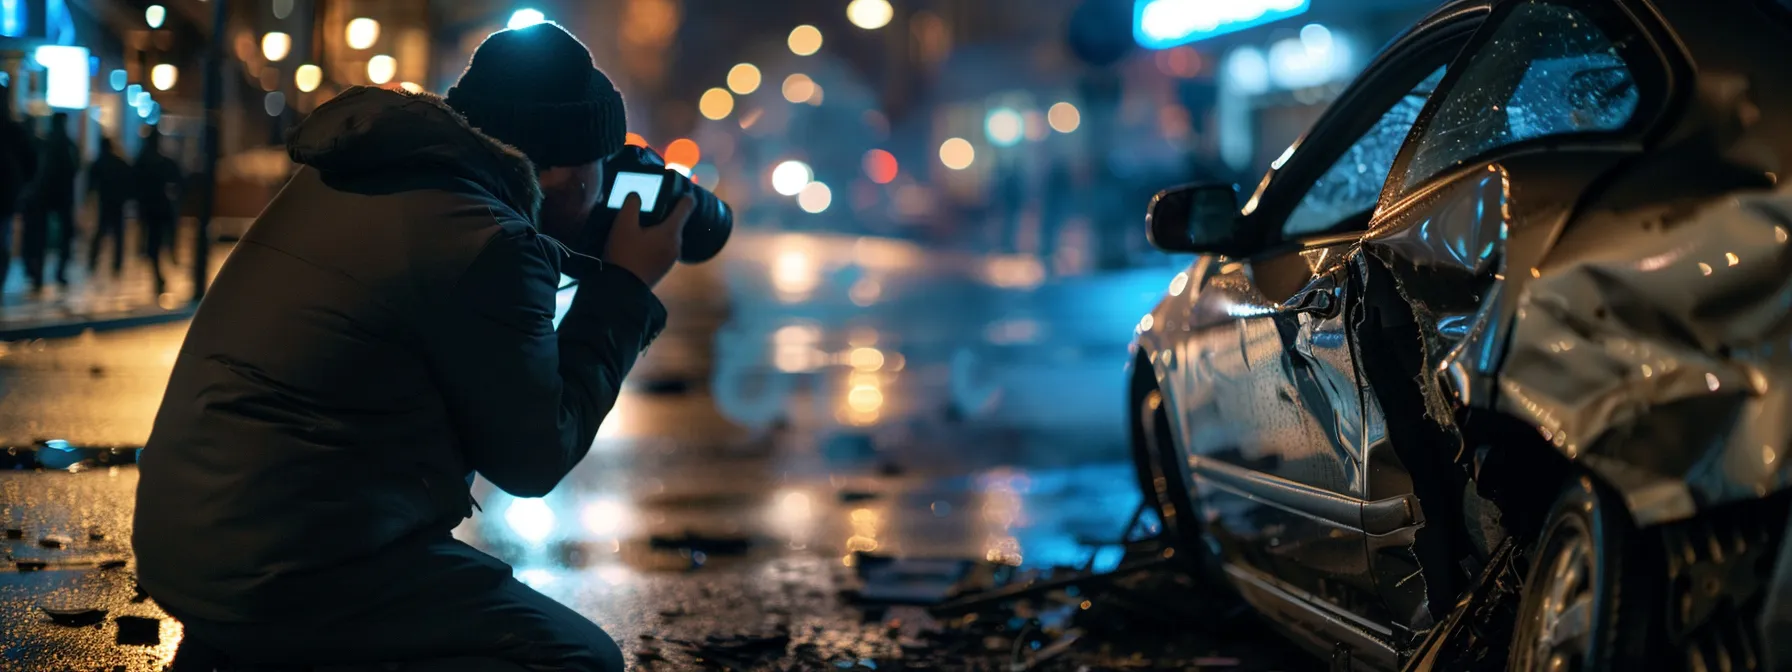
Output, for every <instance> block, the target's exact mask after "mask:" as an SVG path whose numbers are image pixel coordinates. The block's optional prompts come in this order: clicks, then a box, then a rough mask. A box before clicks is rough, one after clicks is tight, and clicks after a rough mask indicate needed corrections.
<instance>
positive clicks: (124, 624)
mask: <svg viewBox="0 0 1792 672" xmlns="http://www.w3.org/2000/svg"><path fill="white" fill-rule="evenodd" d="M115 620H116V622H117V623H118V643H119V644H123V645H127V646H155V645H157V644H161V643H162V619H159V618H149V617H145V616H119V617H118V618H117V619H115Z"/></svg>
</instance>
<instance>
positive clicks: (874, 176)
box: [865, 149, 897, 184]
mask: <svg viewBox="0 0 1792 672" xmlns="http://www.w3.org/2000/svg"><path fill="white" fill-rule="evenodd" d="M896 173H897V165H896V156H895V155H893V154H891V153H889V152H886V151H884V150H881V149H873V150H871V151H869V152H865V177H869V178H871V181H872V182H876V183H878V184H889V183H890V181H891V180H894V179H896Z"/></svg>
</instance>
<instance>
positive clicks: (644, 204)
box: [585, 145, 734, 264]
mask: <svg viewBox="0 0 1792 672" xmlns="http://www.w3.org/2000/svg"><path fill="white" fill-rule="evenodd" d="M603 166H604V183H603V190H602V191H601V192H599V193H600V194H601V196H600V197H599V201H598V204H597V207H596V208H592V210H591V218H590V219H589V220H587V222H586V227H585V235H586V236H587V240H589V241H591V242H592V243H593V244H592V245H590V246H587V248H586V249H589V250H591V251H592V254H593V255H596V256H602V254H603V246H604V244H605V243H606V242H607V241H608V240H609V239H610V227H611V226H613V225H615V223H616V213H617V212H618V211H620V210H622V202H623V201H624V200H626V199H627V198H628V195H629V194H639V195H640V196H641V226H643V227H647V226H657V225H659V224H660V223H661V222H664V221H666V218H667V217H669V216H671V214H672V209H673V208H674V207H677V205H678V201H679V199H681V198H684V197H685V196H686V195H689V196H691V198H692V200H693V201H694V203H693V207H692V208H691V216H690V219H687V220H685V224H684V246H683V247H682V248H681V249H679V251H678V260H679V261H681V262H684V263H687V264H696V263H702V262H705V261H709V260H710V259H711V258H712V257H715V256H716V254H717V253H720V252H721V251H722V246H723V245H726V244H727V243H728V235H729V234H730V233H733V231H734V210H733V209H732V208H729V207H728V204H727V203H724V202H722V199H720V198H718V197H716V195H715V192H712V191H710V190H708V189H704V188H703V187H701V186H698V185H697V183H695V182H692V181H691V178H688V177H685V176H684V175H680V174H679V173H678V172H677V171H674V170H670V169H668V168H666V160H665V159H664V158H662V157H660V155H659V153H658V152H655V151H653V150H652V149H649V148H647V147H637V146H635V145H628V146H625V147H623V148H622V151H619V152H617V153H615V154H612V155H610V157H609V158H607V159H604V161H603Z"/></svg>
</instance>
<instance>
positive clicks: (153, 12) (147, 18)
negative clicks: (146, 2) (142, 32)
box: [143, 5, 168, 28]
mask: <svg viewBox="0 0 1792 672" xmlns="http://www.w3.org/2000/svg"><path fill="white" fill-rule="evenodd" d="M167 20H168V8H166V7H163V6H161V5H150V6H149V8H148V9H145V10H143V21H144V22H145V23H148V24H149V27H150V28H161V27H162V22H164V21H167Z"/></svg>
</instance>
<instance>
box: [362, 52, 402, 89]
mask: <svg viewBox="0 0 1792 672" xmlns="http://www.w3.org/2000/svg"><path fill="white" fill-rule="evenodd" d="M397 74H398V59H396V58H392V57H391V56H387V55H385V54H380V55H378V56H375V57H373V58H370V59H367V79H368V80H369V81H372V82H373V83H375V84H385V83H386V82H390V81H392V77H393V76H394V75H397Z"/></svg>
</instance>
